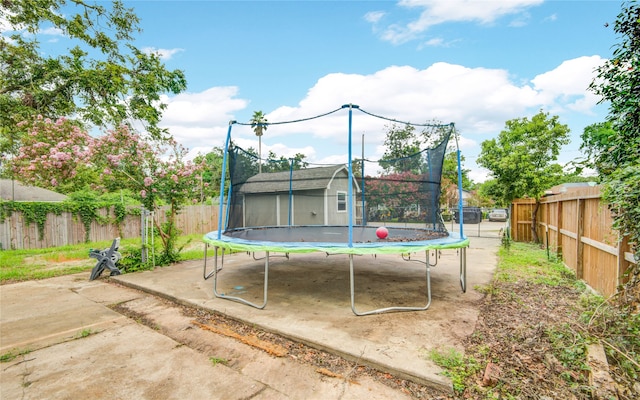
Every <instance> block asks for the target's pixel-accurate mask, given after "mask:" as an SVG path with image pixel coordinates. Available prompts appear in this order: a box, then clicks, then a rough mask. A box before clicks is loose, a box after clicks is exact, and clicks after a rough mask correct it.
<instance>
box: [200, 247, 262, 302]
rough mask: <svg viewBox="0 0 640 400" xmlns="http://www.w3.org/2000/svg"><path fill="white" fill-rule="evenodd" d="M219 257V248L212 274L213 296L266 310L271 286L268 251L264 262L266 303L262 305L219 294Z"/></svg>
mask: <svg viewBox="0 0 640 400" xmlns="http://www.w3.org/2000/svg"><path fill="white" fill-rule="evenodd" d="M217 255H218V253H217V248H216V257H215V265H214V268H213V271H212V273H213V294H214V295H215V296H216V297H219V298H221V299H226V300H232V301H237V302H239V303H242V304H246V305H248V306H251V307H255V308H259V309H263V308H265V307H266V305H267V288H268V286H269V252H268V251H267V256H266V257H265V261H264V289H263V290H264V302H263V303H262V304H261V305H258V304H255V303H252V302H250V301H249V300H245V299H243V298H241V297H235V296H227V295H225V294H224V293H218V271H219V270H218V268H217V262H218V257H217ZM222 256H223V257H224V252H223V253H222ZM221 269H222V268H221Z"/></svg>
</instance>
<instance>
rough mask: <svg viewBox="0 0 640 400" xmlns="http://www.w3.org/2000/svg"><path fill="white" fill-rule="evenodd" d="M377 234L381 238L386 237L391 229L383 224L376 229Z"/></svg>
mask: <svg viewBox="0 0 640 400" xmlns="http://www.w3.org/2000/svg"><path fill="white" fill-rule="evenodd" d="M376 235H377V236H378V238H380V239H385V238H386V237H387V236H388V235H389V231H388V230H387V228H385V227H384V226H381V227H379V228H378V229H376Z"/></svg>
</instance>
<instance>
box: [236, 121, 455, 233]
mask: <svg viewBox="0 0 640 400" xmlns="http://www.w3.org/2000/svg"><path fill="white" fill-rule="evenodd" d="M453 129H454V128H453V124H451V125H441V126H438V128H437V129H436V130H435V132H436V135H434V136H435V138H433V139H432V140H431V145H430V146H429V147H428V148H424V149H423V150H421V151H418V152H416V153H415V154H411V155H408V156H406V157H401V158H396V159H392V158H389V157H385V158H383V159H380V160H376V161H370V160H367V159H362V158H354V159H353V161H352V162H351V163H349V162H345V163H344V164H332V165H310V164H308V163H306V162H303V159H302V160H301V159H299V158H292V159H285V158H283V157H280V158H279V159H263V160H261V159H260V158H259V157H258V156H257V155H256V154H255V153H254V152H252V151H247V150H245V149H242V148H240V147H238V146H235V145H233V141H231V144H230V146H229V149H228V183H227V185H228V187H227V189H226V192H227V193H226V201H225V203H226V204H227V207H226V212H225V214H226V215H225V221H224V223H223V226H224V227H225V229H224V231H225V235H231V236H237V235H234V234H233V232H234V231H239V230H242V231H246V230H248V229H261V228H264V229H266V228H272V227H314V229H313V230H309V231H322V229H318V227H332V226H333V227H336V226H342V227H345V226H353V227H363V226H369V227H372V226H374V227H375V226H380V225H387V226H389V227H392V226H404V227H406V226H411V227H415V228H419V229H420V235H421V236H422V237H413V238H407V237H401V238H398V239H397V240H398V241H407V240H430V239H436V238H439V237H444V236H447V231H446V228H445V225H444V223H443V220H442V218H441V215H440V186H441V176H442V169H443V163H444V157H445V152H446V149H447V144H448V141H449V137H450V136H451V133H452V131H453ZM349 168H351V169H352V171H353V172H352V174H351V176H350V174H349ZM350 177H351V184H350V183H349V181H350ZM390 229H391V228H390ZM355 231H356V232H357V229H356V230H355ZM368 231H369V232H368V234H367V236H366V237H362V236H357V235H354V237H353V238H351V239H350V238H349V236H347V235H341V234H339V233H337V232H336V233H335V234H334V235H333V236H332V237H330V238H328V239H324V240H316V239H314V238H313V237H303V236H300V232H303V230H300V229H296V230H295V232H296V233H295V234H294V235H293V236H295V237H271V238H270V240H272V241H276V242H280V241H286V242H296V241H326V240H329V241H331V242H334V243H341V242H347V241H349V240H353V241H354V242H363V241H364V242H366V241H374V240H378V237H376V235H375V230H371V229H369V230H368ZM286 232H287V230H283V229H276V230H270V235H280V234H283V235H284V234H287V233H286ZM326 233H327V232H325V235H324V236H323V237H324V238H327V236H326ZM425 235H426V236H428V237H425ZM289 236H291V235H289ZM393 239H394V238H393V235H389V238H388V239H387V240H393Z"/></svg>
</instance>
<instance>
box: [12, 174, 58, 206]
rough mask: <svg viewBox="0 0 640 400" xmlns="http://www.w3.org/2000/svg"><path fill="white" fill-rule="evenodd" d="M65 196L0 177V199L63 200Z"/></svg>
mask: <svg viewBox="0 0 640 400" xmlns="http://www.w3.org/2000/svg"><path fill="white" fill-rule="evenodd" d="M66 198H67V196H65V195H63V194H60V193H56V192H54V191H52V190H48V189H43V188H41V187H37V186H27V185H24V184H22V183H20V182H18V181H15V180H14V181H12V180H11V179H0V199H2V200H7V201H63V200H65V199H66Z"/></svg>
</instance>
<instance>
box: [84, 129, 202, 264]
mask: <svg viewBox="0 0 640 400" xmlns="http://www.w3.org/2000/svg"><path fill="white" fill-rule="evenodd" d="M94 149H95V150H94V157H93V160H94V163H95V165H96V167H99V168H100V173H101V174H102V182H103V184H104V186H105V188H106V189H107V190H115V189H118V188H128V189H131V190H132V191H133V192H134V193H135V194H136V196H137V197H138V198H139V199H140V201H141V203H142V204H143V205H144V206H145V208H147V209H148V210H152V211H157V210H158V207H159V206H161V205H168V206H169V210H168V211H167V222H166V223H164V224H160V223H159V222H158V220H157V218H156V219H155V221H154V225H155V228H156V232H157V233H158V235H159V236H160V239H161V240H162V245H163V254H162V260H161V261H162V262H165V263H171V262H174V261H177V260H178V253H179V250H177V249H176V243H175V240H176V238H177V236H178V235H179V232H177V229H176V227H175V226H176V224H175V221H176V216H177V215H178V212H179V211H180V209H181V208H182V207H183V206H184V205H186V204H189V203H195V202H197V201H198V199H199V198H200V194H201V187H200V186H201V176H202V172H203V171H202V164H194V163H193V162H191V161H188V160H186V159H185V156H186V149H184V148H183V147H182V146H180V145H179V144H178V143H176V142H175V141H174V140H172V139H170V140H165V141H163V142H162V143H160V142H158V141H152V140H150V139H148V138H145V137H143V136H141V135H140V134H138V133H135V132H133V131H132V130H130V129H129V128H128V127H126V126H120V127H119V128H117V129H115V130H112V131H109V132H108V133H107V134H106V135H104V136H102V137H100V138H98V139H97V141H96V145H95V147H94Z"/></svg>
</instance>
